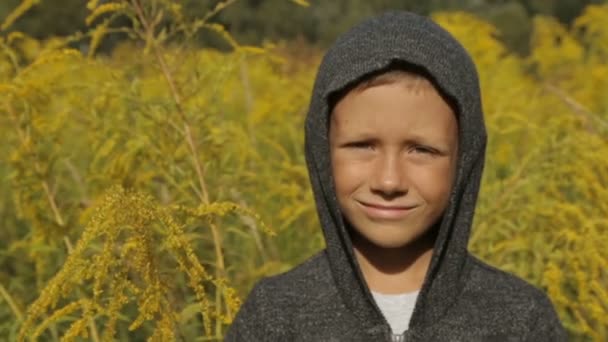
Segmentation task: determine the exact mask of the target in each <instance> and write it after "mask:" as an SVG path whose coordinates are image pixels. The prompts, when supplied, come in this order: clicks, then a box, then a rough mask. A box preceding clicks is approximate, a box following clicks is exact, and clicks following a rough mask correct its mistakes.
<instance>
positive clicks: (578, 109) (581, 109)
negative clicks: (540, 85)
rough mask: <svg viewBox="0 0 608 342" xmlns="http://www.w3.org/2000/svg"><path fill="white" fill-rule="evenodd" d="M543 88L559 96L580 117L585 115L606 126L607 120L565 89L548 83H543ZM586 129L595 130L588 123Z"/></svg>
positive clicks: (607, 126)
mask: <svg viewBox="0 0 608 342" xmlns="http://www.w3.org/2000/svg"><path fill="white" fill-rule="evenodd" d="M544 88H545V89H547V90H549V91H550V92H551V93H552V94H554V95H556V96H557V97H559V98H560V99H561V100H562V101H564V103H565V104H567V105H568V106H569V107H570V108H571V109H572V110H573V111H574V112H575V113H576V114H578V115H580V116H582V117H585V118H586V119H591V120H595V121H597V122H598V123H599V124H600V125H602V126H603V127H604V128H608V122H607V121H604V120H602V118H601V117H600V116H599V115H598V114H596V113H593V112H592V111H591V110H589V109H588V108H587V107H585V106H584V105H583V104H581V103H580V102H578V101H577V100H576V99H574V98H573V97H572V96H570V95H568V94H567V93H566V92H565V91H563V90H561V89H560V88H558V87H556V86H554V85H553V84H550V83H545V84H544ZM588 129H589V130H591V131H595V130H594V129H593V126H589V125H588Z"/></svg>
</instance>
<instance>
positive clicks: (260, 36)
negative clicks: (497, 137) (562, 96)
mask: <svg viewBox="0 0 608 342" xmlns="http://www.w3.org/2000/svg"><path fill="white" fill-rule="evenodd" d="M36 1H37V2H39V3H38V4H37V5H36V6H35V7H34V8H32V9H31V10H30V11H29V13H28V15H27V16H24V17H23V18H21V19H20V20H19V21H18V22H16V23H15V25H13V26H12V28H11V29H12V30H16V31H20V32H24V33H27V34H28V35H30V36H32V37H35V38H38V39H41V38H47V37H50V36H56V35H67V34H72V33H74V32H76V31H85V30H86V29H87V26H86V24H85V20H84V19H85V17H86V16H87V11H86V8H85V7H84V6H82V3H83V1H82V0H54V1H40V0H36ZM104 2H109V0H102V1H100V3H104ZM178 2H179V3H180V4H181V5H182V6H183V7H184V9H185V11H184V13H185V15H186V16H190V17H200V16H202V15H204V14H205V13H206V12H207V11H208V10H209V9H211V8H213V6H215V4H216V3H217V2H218V0H180V1H178ZM605 2H606V1H605V0H429V1H417V0H332V1H323V0H311V1H309V4H310V6H297V4H294V2H292V1H289V0H239V1H236V2H235V3H234V4H233V5H232V6H230V7H228V8H227V9H226V10H224V11H222V12H221V13H220V14H219V15H218V17H217V22H219V23H222V24H223V25H225V26H226V28H227V29H228V31H229V32H230V33H231V34H232V35H233V36H234V37H235V38H236V40H237V41H239V42H241V43H245V44H260V43H262V42H264V41H273V42H276V41H280V40H289V41H291V40H294V39H300V40H302V41H304V42H306V43H308V44H313V45H315V46H318V47H321V48H324V47H327V46H328V45H329V44H331V42H332V41H333V40H334V39H335V38H336V36H337V35H338V34H339V33H340V32H343V31H344V30H346V29H347V28H348V27H350V26H352V25H353V24H354V23H356V22H358V21H360V20H361V19H363V18H365V17H366V16H369V15H371V14H374V13H379V12H382V11H384V10H387V9H403V10H409V11H413V12H416V13H420V14H424V15H428V14H430V13H433V12H438V11H447V10H449V11H454V10H463V11H467V12H469V13H474V14H475V15H476V16H478V17H480V18H482V19H484V20H486V21H489V22H490V23H492V24H493V25H494V26H496V27H497V28H498V29H499V31H500V33H501V40H502V41H503V42H504V43H505V44H506V45H507V46H508V47H509V49H510V50H512V51H515V52H518V53H521V54H525V53H527V52H528V49H529V46H528V40H529V37H530V34H531V32H532V21H533V18H534V17H535V16H536V15H546V16H551V17H554V18H556V19H557V20H558V21H559V22H561V23H562V24H565V25H569V24H571V23H572V21H573V20H574V18H576V17H577V16H578V15H579V14H580V13H581V12H582V10H583V9H584V8H585V7H586V6H587V5H591V4H601V3H605ZM19 3H20V0H3V1H2V2H0V18H3V17H5V16H6V14H7V13H8V12H10V11H11V10H12V9H13V8H15V7H16V6H17V4H19ZM125 23H126V22H122V24H125ZM122 38H124V37H122ZM122 38H121V37H120V36H114V37H112V38H111V39H109V40H107V41H106V44H105V48H106V49H109V48H110V47H111V46H113V44H114V43H115V42H116V41H118V40H120V39H122ZM199 39H200V40H201V41H200V43H201V44H202V45H205V46H209V45H218V44H219V45H221V44H222V42H221V41H218V40H214V39H212V38H209V37H206V36H205V35H201V36H200V37H199ZM85 44H86V43H85Z"/></svg>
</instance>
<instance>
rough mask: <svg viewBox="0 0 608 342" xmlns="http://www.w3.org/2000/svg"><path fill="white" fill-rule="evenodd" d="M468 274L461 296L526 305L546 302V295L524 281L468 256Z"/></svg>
mask: <svg viewBox="0 0 608 342" xmlns="http://www.w3.org/2000/svg"><path fill="white" fill-rule="evenodd" d="M469 261H470V265H471V268H470V273H469V275H468V281H467V285H466V287H465V289H464V293H463V294H465V295H466V294H469V295H476V296H478V295H484V296H483V298H487V299H489V300H495V301H504V300H505V299H507V300H508V301H509V302H512V303H516V302H520V301H525V302H527V303H528V304H530V303H535V302H537V301H541V302H542V301H544V300H548V297H547V295H546V294H545V293H544V292H543V291H542V290H540V289H539V288H537V287H535V286H534V285H532V284H531V283H529V282H527V281H525V280H524V279H522V278H520V277H518V276H516V275H514V274H512V273H509V272H506V271H503V270H501V269H499V268H497V267H494V266H492V265H490V264H488V263H486V262H484V261H482V260H480V259H478V258H477V257H475V256H473V255H470V256H469Z"/></svg>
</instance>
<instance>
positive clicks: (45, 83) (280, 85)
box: [0, 0, 608, 341]
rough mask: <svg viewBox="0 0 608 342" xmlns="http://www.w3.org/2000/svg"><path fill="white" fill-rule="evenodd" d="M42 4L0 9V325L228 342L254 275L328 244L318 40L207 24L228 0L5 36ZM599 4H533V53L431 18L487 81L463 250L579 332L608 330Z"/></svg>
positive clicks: (448, 18) (574, 334)
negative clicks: (310, 171) (479, 160)
mask: <svg viewBox="0 0 608 342" xmlns="http://www.w3.org/2000/svg"><path fill="white" fill-rule="evenodd" d="M34 2H35V1H27V0H26V1H23V3H22V5H21V6H20V7H18V8H17V9H16V10H15V11H14V12H13V13H12V14H11V15H10V16H9V17H7V18H0V23H1V25H2V26H0V128H1V129H2V132H3V134H2V140H1V141H2V144H0V177H1V179H2V182H0V195H1V196H0V222H1V224H2V226H1V228H0V340H3V341H4V340H9V341H13V340H20V341H25V340H28V341H29V340H32V341H34V340H42V341H60V340H61V341H73V340H83V339H84V340H92V341H101V340H104V341H110V340H112V341H113V340H121V341H127V340H144V339H150V340H152V341H170V340H183V341H215V340H221V338H222V336H223V334H224V333H225V331H226V328H227V326H228V325H229V324H230V322H231V320H232V319H233V317H234V314H235V312H236V311H237V310H238V307H239V305H240V303H241V300H242V298H244V296H245V295H246V293H247V291H248V290H249V289H250V288H251V286H252V284H253V283H254V282H255V281H256V280H257V279H259V278H260V277H263V276H267V275H271V274H275V273H278V272H282V271H285V270H287V269H289V268H291V267H292V266H293V265H295V264H297V263H298V262H300V261H302V260H304V259H306V258H307V257H308V256H310V255H311V254H313V253H314V252H316V251H318V250H319V249H321V248H322V247H323V239H322V236H321V232H320V229H319V227H318V224H317V218H316V212H315V209H314V202H313V199H312V195H311V192H310V189H309V184H308V176H307V171H306V168H305V166H304V155H303V133H304V131H303V119H304V115H305V113H306V109H307V105H308V100H309V96H310V94H309V92H310V90H311V87H312V81H313V77H314V73H315V71H316V70H315V67H316V66H317V65H318V63H319V59H320V57H321V52H317V51H315V50H314V49H310V48H306V47H302V46H299V47H294V46H293V45H289V44H287V45H278V46H277V45H270V44H269V45H265V46H260V47H251V46H241V45H239V44H238V42H236V41H234V39H232V37H231V36H230V35H229V34H228V32H227V31H226V30H225V29H224V27H222V26H221V25H219V24H217V23H214V22H213V18H214V14H215V13H216V12H218V11H221V10H222V8H223V7H224V6H226V5H228V4H229V3H230V2H231V1H226V2H222V3H220V5H218V7H217V8H215V9H214V10H212V11H211V12H210V13H209V14H208V15H207V16H206V17H204V18H199V19H197V20H195V21H186V20H185V19H184V16H183V15H182V12H181V11H182V9H181V7H180V6H179V2H178V1H171V0H150V1H146V2H145V4H144V2H142V1H137V0H129V1H126V0H123V1H115V2H113V3H105V4H99V3H98V2H97V1H95V0H91V1H89V2H88V5H87V6H88V9H89V10H90V13H91V15H90V16H89V18H88V19H87V22H88V24H89V25H90V31H89V32H86V33H75V34H74V35H71V36H68V37H60V38H54V39H50V40H45V41H38V40H35V39H33V38H31V37H28V36H26V35H25V34H22V33H19V32H11V31H10V30H9V29H8V28H10V26H11V23H12V22H14V20H16V19H17V18H18V17H19V16H20V15H23V14H24V13H25V12H26V11H27V9H28V7H29V6H31V5H32V4H33V3H34ZM298 2H300V3H302V4H303V5H305V4H306V3H305V2H304V1H298ZM116 18H127V19H128V20H129V21H130V25H129V26H126V27H118V26H116V25H112V22H113V21H114V20H115V19H116ZM607 18H608V5H603V6H599V5H596V6H589V7H588V8H587V9H586V10H585V12H584V13H583V14H582V15H581V16H580V17H579V18H578V19H577V20H576V21H575V22H574V24H573V25H572V27H563V26H562V25H560V24H559V23H558V22H557V21H556V20H555V19H553V18H550V17H538V18H536V19H535V21H534V34H533V37H532V40H531V54H530V55H529V56H527V57H520V56H518V55H516V54H514V53H511V52H510V51H508V50H507V49H506V48H505V47H504V46H503V44H501V42H500V41H499V39H498V37H499V32H496V29H495V28H493V27H492V26H491V25H489V24H488V23H486V22H483V21H481V20H480V19H478V18H475V17H474V16H472V15H470V14H467V13H462V12H456V13H437V14H436V15H435V16H434V19H435V20H436V21H437V22H439V23H440V24H441V25H443V26H444V27H446V28H447V29H448V30H449V31H451V32H452V33H453V34H454V35H455V36H456V37H458V38H459V39H460V40H461V41H462V43H463V44H464V45H465V47H466V48H467V49H468V50H469V51H470V53H471V54H472V55H473V57H474V59H475V61H476V63H477V65H478V68H479V71H480V77H481V83H482V92H483V102H484V110H485V113H486V124H487V126H488V129H489V145H488V156H487V166H486V170H485V175H484V180H483V185H482V193H481V195H480V201H479V206H478V210H477V212H476V219H475V228H474V230H473V235H472V240H471V249H472V250H473V251H474V252H475V253H476V254H477V255H478V256H480V257H481V258H482V259H484V260H486V261H488V262H490V263H492V264H494V265H496V266H498V267H500V268H503V269H505V270H508V271H511V272H513V273H516V274H518V275H520V276H521V277H523V278H525V279H527V280H528V281H530V282H532V283H533V284H535V285H537V286H538V287H540V288H542V289H544V290H545V291H546V292H547V293H548V295H549V296H550V297H551V299H552V300H553V303H554V304H555V306H556V308H557V310H558V312H559V315H560V318H561V319H562V321H563V323H564V324H565V326H566V328H567V329H568V331H569V334H570V336H571V338H572V340H575V341H606V340H607V339H608V271H607V270H608V249H606V247H605V246H607V245H608V157H607V156H608V97H607V96H606V94H608V43H607V42H608V26H606V25H605V23H606V20H607ZM2 20H3V21H2ZM201 31H207V32H212V33H214V34H216V35H217V36H218V37H220V38H222V39H224V40H225V41H226V44H227V45H228V46H230V48H229V49H227V50H229V51H228V52H220V51H216V50H212V49H207V48H205V47H200V46H195V45H194V44H191V43H189V42H190V40H191V38H192V37H193V36H195V35H196V34H197V33H198V32H201ZM117 32H120V33H121V34H126V35H127V36H128V37H129V40H125V41H124V42H122V43H121V44H119V45H118V46H117V47H116V48H114V49H113V50H112V52H111V54H110V55H105V54H100V53H97V52H96V47H97V46H98V45H99V43H100V42H101V41H102V40H103V39H104V36H105V35H107V34H114V33H117ZM83 42H85V43H86V44H84V45H83ZM74 46H80V48H79V49H74ZM82 46H84V47H82Z"/></svg>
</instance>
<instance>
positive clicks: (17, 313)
mask: <svg viewBox="0 0 608 342" xmlns="http://www.w3.org/2000/svg"><path fill="white" fill-rule="evenodd" d="M0 294H1V295H2V297H3V298H4V300H5V301H6V302H7V303H8V306H9V307H10V308H11V310H12V311H13V314H15V317H17V321H19V322H23V313H22V312H21V310H19V307H18V306H17V304H16V303H15V301H14V300H13V298H12V297H11V295H10V294H9V293H8V291H6V289H5V288H4V286H3V285H2V284H0Z"/></svg>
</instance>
